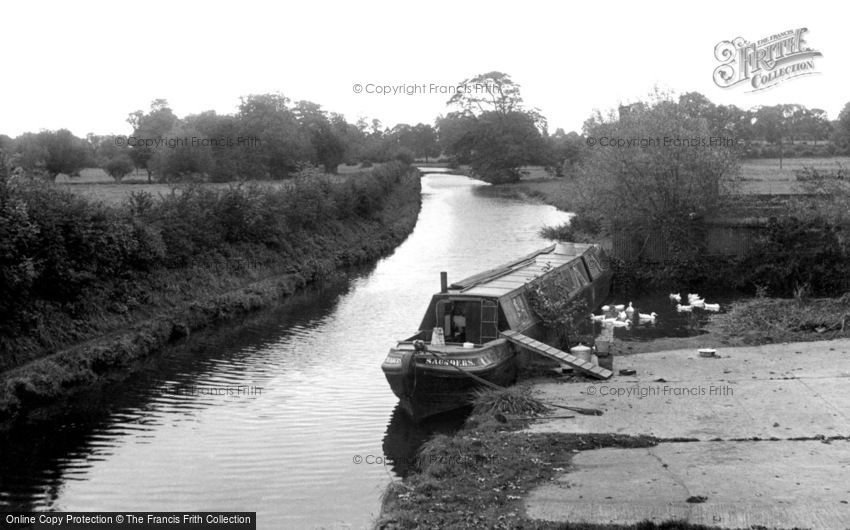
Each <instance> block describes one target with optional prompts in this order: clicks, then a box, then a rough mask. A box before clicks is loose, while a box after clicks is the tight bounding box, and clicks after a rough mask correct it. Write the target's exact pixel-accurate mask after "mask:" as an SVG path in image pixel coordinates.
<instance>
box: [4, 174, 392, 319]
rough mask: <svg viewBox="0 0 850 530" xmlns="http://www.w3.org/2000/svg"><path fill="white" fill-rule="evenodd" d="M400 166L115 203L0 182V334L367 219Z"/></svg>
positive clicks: (39, 184)
mask: <svg viewBox="0 0 850 530" xmlns="http://www.w3.org/2000/svg"><path fill="white" fill-rule="evenodd" d="M407 169H408V166H406V165H404V164H401V163H398V162H394V163H389V164H386V165H384V166H381V167H379V168H376V169H374V170H372V171H370V172H364V173H362V174H359V175H354V176H351V177H348V178H347V179H346V182H345V183H344V184H335V183H333V182H332V181H330V180H328V179H327V178H325V177H320V176H317V175H316V174H315V172H306V173H303V174H301V175H299V177H298V178H296V179H295V181H294V183H293V185H292V187H291V188H285V189H271V188H268V187H262V186H256V185H252V186H231V187H230V188H227V189H212V188H209V187H204V186H200V185H191V186H188V187H185V188H182V189H180V190H177V189H175V190H173V191H172V193H171V194H170V195H167V196H165V197H163V198H162V199H158V200H155V199H154V198H153V197H152V196H151V195H150V194H149V193H145V192H138V193H132V194H130V196H129V198H128V199H127V200H126V201H125V203H124V204H122V205H120V206H106V205H104V204H102V203H99V202H90V201H88V200H86V199H84V198H82V197H80V196H78V195H75V194H73V193H70V192H67V191H64V190H62V189H60V188H57V187H55V186H54V185H53V184H51V183H46V182H43V181H39V180H34V179H25V180H8V179H0V336H3V335H6V336H14V335H16V334H20V333H24V332H26V331H27V329H26V328H27V325H28V324H27V319H28V316H29V315H33V314H35V313H38V311H40V309H39V308H42V306H43V304H45V303H46V304H54V305H55V306H57V307H60V310H61V311H71V310H72V306H73V305H74V304H77V303H78V302H81V301H82V300H84V299H86V298H87V296H89V295H92V296H93V293H94V291H97V290H100V289H105V288H115V289H120V285H121V284H122V283H125V284H131V283H133V282H134V281H135V280H136V277H137V276H138V273H140V272H145V271H150V270H154V269H157V268H180V267H186V266H190V265H192V264H195V263H204V262H205V260H209V259H210V258H220V257H221V256H229V255H242V254H243V252H244V251H245V249H246V248H248V247H249V246H250V245H254V246H257V247H259V248H266V249H272V250H275V251H278V250H281V249H284V250H291V249H292V248H293V247H296V246H297V245H296V243H304V242H306V241H307V239H308V238H311V237H313V236H314V235H315V234H322V233H328V232H331V231H333V230H336V227H337V226H338V223H339V222H341V221H343V222H344V221H349V220H352V219H354V218H357V217H359V218H363V219H368V218H372V217H373V216H375V215H376V214H377V213H378V212H379V211H380V210H381V208H382V207H383V206H384V205H385V202H386V199H387V197H388V196H389V194H390V193H391V191H392V190H393V189H394V185H395V184H396V183H398V182H400V180H401V177H402V175H403V174H405V173H406V171H407ZM292 257H293V258H297V257H298V256H292ZM34 325H37V324H34Z"/></svg>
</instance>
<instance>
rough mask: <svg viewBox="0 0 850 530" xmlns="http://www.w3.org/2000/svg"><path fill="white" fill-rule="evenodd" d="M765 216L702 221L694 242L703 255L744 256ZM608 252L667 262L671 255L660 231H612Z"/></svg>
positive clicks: (765, 221) (764, 223)
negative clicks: (639, 232) (702, 250)
mask: <svg viewBox="0 0 850 530" xmlns="http://www.w3.org/2000/svg"><path fill="white" fill-rule="evenodd" d="M767 224H768V218H766V217H747V218H736V219H710V220H705V221H703V223H702V226H701V227H700V228H701V230H698V231H695V235H694V237H695V238H699V241H695V243H696V244H697V245H698V246H700V247H701V248H703V249H704V252H705V255H706V256H738V257H740V256H744V255H745V254H746V253H747V252H748V251H749V250H750V249H751V248H752V247H753V244H754V243H755V242H756V241H757V239H758V238H759V236H760V235H761V234H763V233H764V231H765V230H766V229H767ZM611 246H612V248H611V254H612V255H613V256H614V257H616V258H619V259H624V260H627V261H632V260H637V259H646V260H649V261H659V262H660V261H667V260H669V259H671V258H673V255H672V251H671V249H670V246H669V245H668V243H667V240H666V238H665V237H664V235H663V234H662V233H661V232H648V233H641V234H632V233H629V232H625V231H617V230H614V234H613V237H612V240H611Z"/></svg>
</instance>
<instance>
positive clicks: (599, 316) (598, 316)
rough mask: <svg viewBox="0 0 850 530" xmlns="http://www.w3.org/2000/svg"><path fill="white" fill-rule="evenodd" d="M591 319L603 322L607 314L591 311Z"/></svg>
mask: <svg viewBox="0 0 850 530" xmlns="http://www.w3.org/2000/svg"><path fill="white" fill-rule="evenodd" d="M590 320H592V321H593V322H602V321H603V320H605V315H594V314H593V313H591V314H590Z"/></svg>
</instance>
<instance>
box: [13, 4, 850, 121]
mask: <svg viewBox="0 0 850 530" xmlns="http://www.w3.org/2000/svg"><path fill="white" fill-rule="evenodd" d="M847 11H848V9H847V8H846V6H843V5H842V3H841V2H825V1H824V2H820V1H807V2H798V1H797V2H782V1H775V0H774V1H770V2H761V3H758V4H756V3H752V2H736V1H725V2H681V1H677V2H664V3H660V2H659V3H654V4H653V3H650V2H635V1H630V2H621V3H618V2H614V1H610V0H606V1H602V2H559V3H557V4H556V3H555V2H551V1H550V2H543V1H540V2H537V1H523V2H516V1H513V2H498V1H493V0H488V1H485V2H462V1H460V0H452V1H428V2H424V1H423V2H417V3H416V4H415V5H414V4H413V3H412V2H401V1H397V0H396V1H388V2H369V1H366V2H364V1H349V2H338V3H337V2H334V3H331V2H323V1H317V0H310V1H309V2H303V3H299V4H285V3H283V2H274V3H272V2H268V3H267V2H260V1H251V2H221V3H218V2H210V1H205V2H197V3H194V2H176V1H169V2H156V1H150V0H137V1H134V2H115V1H108V2H107V1H105V2H86V1H79V2H56V3H49V2H39V1H27V2H22V1H15V2H5V3H4V5H3V7H2V20H3V25H2V26H3V27H2V30H0V43H2V50H3V54H2V61H0V65H2V78H3V81H2V89H1V91H0V93H2V99H0V133H5V134H8V135H10V136H16V135H18V134H20V133H22V132H24V131H38V130H40V129H59V128H67V129H70V130H71V131H72V132H73V133H75V134H76V135H78V136H84V135H85V134H86V133H88V132H96V133H99V134H106V133H116V134H129V133H130V132H131V130H130V127H129V125H127V123H126V122H125V119H126V117H127V114H128V113H130V112H131V111H133V110H136V109H145V110H147V109H148V108H149V106H150V102H151V101H152V100H153V99H156V98H164V99H167V100H168V101H169V103H170V104H171V107H172V108H173V109H174V111H175V113H176V114H177V115H178V116H181V117H182V116H185V115H187V114H192V113H197V112H201V111H204V110H210V109H212V110H215V111H217V112H219V113H233V112H234V111H235V110H236V107H237V106H238V104H239V96H243V95H248V94H256V93H268V92H281V93H283V94H284V95H286V96H287V97H289V98H291V99H293V100H299V99H308V100H311V101H314V102H316V103H319V104H321V105H322V106H323V108H325V109H326V110H330V111H334V112H340V113H342V114H344V115H345V116H346V118H348V120H349V121H352V122H353V121H355V120H356V119H357V118H358V117H360V116H365V117H368V118H369V119H371V118H378V119H380V120H381V121H382V122H383V123H384V124H385V125H389V126H392V125H395V124H397V123H401V122H404V123H410V124H414V123H417V122H425V123H433V122H434V118H435V117H436V116H437V115H438V114H441V113H445V112H446V106H445V102H446V100H447V99H448V96H447V95H445V94H442V95H441V94H416V95H410V96H408V95H394V96H393V95H377V94H367V93H365V91H366V90H367V89H368V86H369V85H370V84H375V85H404V84H407V85H414V84H422V83H424V84H426V85H430V84H432V83H433V84H435V85H453V84H456V83H458V82H460V81H461V80H463V79H465V78H468V77H472V76H474V75H476V74H479V73H483V72H488V71H492V70H499V71H503V72H506V73H508V74H510V75H511V76H512V77H513V79H514V81H516V82H518V83H519V84H520V85H521V86H522V95H523V97H524V99H525V101H526V103H527V104H528V105H530V106H534V107H538V108H540V109H541V110H542V111H543V114H544V115H545V116H546V117H547V118H548V120H549V128H550V130H551V131H554V130H555V128H557V127H563V128H564V129H566V130H568V131H569V130H580V128H581V125H582V123H583V122H584V120H585V119H586V118H587V117H588V116H589V115H590V113H591V112H592V111H593V109H595V108H598V109H602V110H605V109H610V108H614V107H616V106H617V105H618V104H619V103H628V102H633V101H635V100H636V99H639V98H641V97H644V96H645V95H646V94H648V93H649V92H650V91H651V90H652V88H653V86H654V85H659V86H661V87H663V88H666V89H671V90H673V91H675V92H676V93H683V92H688V91H698V92H701V93H703V94H705V95H706V96H708V97H709V98H710V99H711V100H712V101H714V102H715V103H725V104H729V103H734V104H736V105H738V106H741V107H745V108H749V107H752V106H755V105H772V104H776V103H800V104H803V105H806V106H808V107H810V108H822V109H824V110H826V111H827V112H828V114H829V117H830V119H834V118H835V117H836V116H837V114H838V112H839V111H840V110H841V108H842V107H843V106H844V104H845V103H847V102H848V101H850V40H848V32H847V20H848V16H847V14H848V13H847ZM799 27H807V28H808V29H809V32H808V33H807V35H806V40H807V43H808V45H809V46H810V47H812V48H814V49H816V50H818V51H821V52H822V53H823V57H822V58H818V59H816V60H815V63H816V68H817V70H818V71H819V72H820V74H819V75H813V76H807V77H803V78H798V79H794V80H790V81H787V82H785V83H783V84H780V85H778V86H777V87H775V88H772V89H769V90H765V91H760V92H754V93H748V92H746V90H747V88H745V87H740V86H739V87H736V88H730V89H721V88H719V87H717V86H716V85H715V84H714V82H713V80H712V73H713V71H714V69H715V67H716V66H718V64H719V63H718V62H717V61H716V59H715V58H714V47H715V45H716V44H717V43H718V42H720V41H722V40H730V39H733V38H735V37H738V36H741V37H744V38H746V39H747V40H751V41H755V40H758V39H761V38H764V37H768V36H770V35H773V34H776V33H780V32H782V31H785V30H789V29H796V28H799ZM355 83H360V84H361V85H362V86H363V87H364V92H363V93H360V94H356V93H354V90H353V88H352V87H353V86H354V84H355Z"/></svg>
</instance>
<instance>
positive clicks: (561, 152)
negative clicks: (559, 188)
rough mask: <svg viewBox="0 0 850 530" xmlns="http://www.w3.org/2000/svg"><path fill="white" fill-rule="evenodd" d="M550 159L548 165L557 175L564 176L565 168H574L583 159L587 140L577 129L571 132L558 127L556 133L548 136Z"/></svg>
mask: <svg viewBox="0 0 850 530" xmlns="http://www.w3.org/2000/svg"><path fill="white" fill-rule="evenodd" d="M546 142H547V144H548V147H547V150H548V155H547V156H548V160H547V161H546V167H547V168H548V169H549V170H550V171H553V172H554V173H555V174H556V175H557V176H559V177H562V176H564V170H565V169H574V168H575V167H576V166H577V165H578V164H579V163H580V162H581V159H582V156H583V155H584V151H585V142H584V140H583V139H582V137H581V136H579V135H578V133H576V132H575V131H571V132H570V133H569V134H567V133H565V132H564V130H563V129H561V128H558V129H557V130H556V131H555V134H553V135H552V136H548V137H546Z"/></svg>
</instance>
